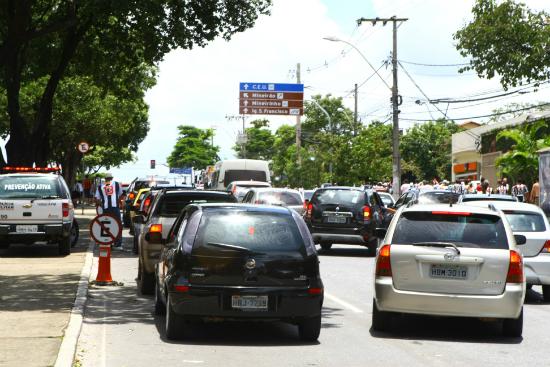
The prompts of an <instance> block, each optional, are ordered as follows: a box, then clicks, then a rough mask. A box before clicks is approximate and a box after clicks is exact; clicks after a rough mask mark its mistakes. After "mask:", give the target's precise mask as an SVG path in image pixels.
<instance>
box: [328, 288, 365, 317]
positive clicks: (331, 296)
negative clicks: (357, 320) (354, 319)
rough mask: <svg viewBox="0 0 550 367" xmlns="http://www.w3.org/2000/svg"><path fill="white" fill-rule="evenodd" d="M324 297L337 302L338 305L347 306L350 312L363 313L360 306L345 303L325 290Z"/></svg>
mask: <svg viewBox="0 0 550 367" xmlns="http://www.w3.org/2000/svg"><path fill="white" fill-rule="evenodd" d="M325 298H328V299H330V300H331V301H333V302H335V303H338V304H339V305H340V306H343V307H345V308H347V309H348V310H350V311H352V312H355V313H363V310H361V309H360V308H357V307H355V306H354V305H352V304H350V303H347V302H346V301H344V300H341V299H340V298H338V297H336V296H333V295H332V294H329V293H327V292H325Z"/></svg>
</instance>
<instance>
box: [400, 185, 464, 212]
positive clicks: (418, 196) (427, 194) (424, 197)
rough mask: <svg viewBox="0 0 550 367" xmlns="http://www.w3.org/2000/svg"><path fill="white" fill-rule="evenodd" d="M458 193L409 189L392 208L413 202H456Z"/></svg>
mask: <svg viewBox="0 0 550 367" xmlns="http://www.w3.org/2000/svg"><path fill="white" fill-rule="evenodd" d="M459 198H460V194H458V193H456V192H453V191H449V190H426V191H419V190H409V191H407V192H406V193H404V194H403V195H401V196H400V197H399V199H398V200H397V201H396V202H395V204H394V205H393V207H392V208H394V209H396V210H397V209H399V208H400V207H402V206H404V205H408V204H409V203H411V202H412V203H413V204H456V203H457V202H458V200H459Z"/></svg>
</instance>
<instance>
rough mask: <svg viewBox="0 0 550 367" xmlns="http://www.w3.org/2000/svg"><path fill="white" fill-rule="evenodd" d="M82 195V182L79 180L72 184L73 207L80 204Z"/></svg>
mask: <svg viewBox="0 0 550 367" xmlns="http://www.w3.org/2000/svg"><path fill="white" fill-rule="evenodd" d="M83 193H84V187H83V186H82V182H81V181H80V180H77V181H76V183H75V184H74V188H73V192H72V199H73V205H74V206H75V207H76V205H77V204H82V203H83V202H82V200H83V198H82V194H83Z"/></svg>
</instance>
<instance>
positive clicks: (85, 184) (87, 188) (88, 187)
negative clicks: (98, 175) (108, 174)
mask: <svg viewBox="0 0 550 367" xmlns="http://www.w3.org/2000/svg"><path fill="white" fill-rule="evenodd" d="M82 188H83V190H84V197H85V198H86V201H87V202H88V204H91V202H92V198H93V194H92V193H93V192H92V180H90V176H88V175H85V176H84V180H82Z"/></svg>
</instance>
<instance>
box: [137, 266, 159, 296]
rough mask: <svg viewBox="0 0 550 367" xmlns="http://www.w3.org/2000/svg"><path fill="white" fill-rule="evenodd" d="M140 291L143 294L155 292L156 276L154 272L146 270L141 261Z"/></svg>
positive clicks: (139, 267)
mask: <svg viewBox="0 0 550 367" xmlns="http://www.w3.org/2000/svg"><path fill="white" fill-rule="evenodd" d="M138 269H139V274H138V278H139V291H140V292H141V294H148V295H149V294H154V292H155V276H154V274H153V273H148V272H146V271H145V269H144V267H143V265H142V263H141V261H139V266H138Z"/></svg>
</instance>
